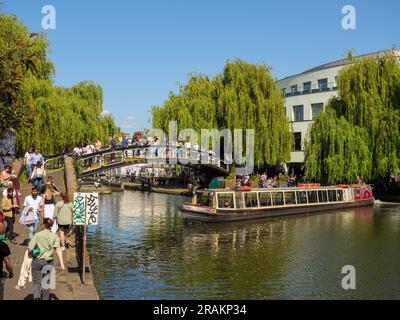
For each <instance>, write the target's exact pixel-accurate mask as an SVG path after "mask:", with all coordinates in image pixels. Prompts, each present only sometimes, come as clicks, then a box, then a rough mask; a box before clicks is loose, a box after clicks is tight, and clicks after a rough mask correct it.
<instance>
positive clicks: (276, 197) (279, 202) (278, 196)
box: [272, 192, 283, 206]
mask: <svg viewBox="0 0 400 320" xmlns="http://www.w3.org/2000/svg"><path fill="white" fill-rule="evenodd" d="M272 202H273V204H274V206H283V192H273V193H272Z"/></svg>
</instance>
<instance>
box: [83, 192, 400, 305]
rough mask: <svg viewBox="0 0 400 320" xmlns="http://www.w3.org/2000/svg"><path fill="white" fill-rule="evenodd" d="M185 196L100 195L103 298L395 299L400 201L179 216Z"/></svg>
mask: <svg viewBox="0 0 400 320" xmlns="http://www.w3.org/2000/svg"><path fill="white" fill-rule="evenodd" d="M185 199H186V198H183V197H177V196H172V195H163V194H156V193H141V192H128V191H127V192H124V193H114V194H111V195H103V196H101V199H100V214H101V216H100V221H99V225H98V226H95V227H90V229H89V231H88V232H89V234H88V246H89V251H90V255H91V264H92V270H93V273H94V278H95V283H96V286H97V289H98V291H99V294H100V297H101V298H102V299H393V298H395V299H400V206H398V205H389V204H385V205H383V204H377V205H376V206H375V208H372V207H370V208H359V209H353V210H340V211H328V212H325V213H320V214H313V215H309V216H303V217H301V216H296V217H289V218H279V219H273V220H268V219H267V220H260V221H253V222H240V223H230V224H219V225H187V224H185V223H184V222H183V220H182V216H181V214H180V212H179V210H178V206H179V205H180V204H181V203H183V202H184V201H185ZM346 265H352V266H354V267H355V269H356V290H347V291H346V290H343V288H342V285H341V283H342V278H343V277H344V276H345V275H343V274H341V271H342V267H343V266H346Z"/></svg>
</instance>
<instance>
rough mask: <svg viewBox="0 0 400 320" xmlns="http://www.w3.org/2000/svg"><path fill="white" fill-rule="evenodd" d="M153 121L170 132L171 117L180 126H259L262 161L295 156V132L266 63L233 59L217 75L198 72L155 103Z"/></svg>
mask: <svg viewBox="0 0 400 320" xmlns="http://www.w3.org/2000/svg"><path fill="white" fill-rule="evenodd" d="M152 116H153V126H154V127H157V128H160V129H163V130H164V131H165V132H168V123H169V121H177V122H178V129H179V130H182V129H185V128H193V129H195V130H196V131H197V132H200V130H201V129H212V128H216V129H220V130H221V129H230V130H231V131H232V132H233V130H234V129H243V130H245V129H254V130H255V162H256V165H257V166H259V167H261V166H264V165H273V166H274V165H276V164H277V163H280V162H284V161H287V160H289V158H290V150H291V147H292V134H291V129H290V125H289V122H288V120H287V118H286V116H285V114H284V101H283V97H282V93H281V90H280V89H279V88H278V87H277V85H276V83H275V81H274V79H273V78H272V75H271V71H270V69H269V68H268V67H267V66H266V65H254V64H249V63H246V62H244V61H242V60H235V61H228V62H227V64H226V65H225V67H224V70H223V72H222V73H221V74H218V75H217V76H215V77H214V78H211V79H210V78H209V77H207V76H203V75H198V74H194V75H191V77H190V79H189V81H188V83H187V84H186V85H182V86H181V87H180V90H179V94H174V93H171V94H170V96H169V98H168V99H167V101H165V103H164V104H163V105H162V106H158V107H154V108H153V109H152Z"/></svg>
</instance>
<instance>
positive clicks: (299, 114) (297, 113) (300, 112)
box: [293, 106, 304, 121]
mask: <svg viewBox="0 0 400 320" xmlns="http://www.w3.org/2000/svg"><path fill="white" fill-rule="evenodd" d="M293 115H294V117H293V118H294V121H304V107H303V106H294V107H293Z"/></svg>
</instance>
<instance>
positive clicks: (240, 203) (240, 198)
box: [235, 192, 244, 208]
mask: <svg viewBox="0 0 400 320" xmlns="http://www.w3.org/2000/svg"><path fill="white" fill-rule="evenodd" d="M235 201H236V208H244V203H243V194H242V193H240V192H239V193H236V194H235Z"/></svg>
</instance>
